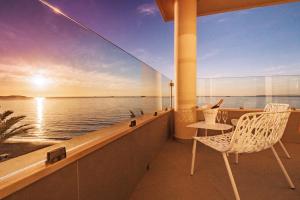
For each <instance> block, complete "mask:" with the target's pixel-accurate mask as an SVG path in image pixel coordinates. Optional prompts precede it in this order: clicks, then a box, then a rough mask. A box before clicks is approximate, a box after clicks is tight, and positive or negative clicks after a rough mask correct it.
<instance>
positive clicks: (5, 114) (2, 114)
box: [0, 110, 14, 121]
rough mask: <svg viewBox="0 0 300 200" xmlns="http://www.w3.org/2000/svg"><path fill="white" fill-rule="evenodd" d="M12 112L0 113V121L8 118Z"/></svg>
mask: <svg viewBox="0 0 300 200" xmlns="http://www.w3.org/2000/svg"><path fill="white" fill-rule="evenodd" d="M13 113H14V112H13V111H11V110H7V111H5V112H3V113H0V120H1V121H3V120H5V119H6V118H7V117H8V116H10V115H11V114H13Z"/></svg>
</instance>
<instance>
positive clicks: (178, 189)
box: [131, 140, 300, 200]
mask: <svg viewBox="0 0 300 200" xmlns="http://www.w3.org/2000/svg"><path fill="white" fill-rule="evenodd" d="M285 145H286V148H287V149H288V151H289V152H290V154H291V156H292V159H287V158H286V157H285V156H284V154H283V151H282V149H281V148H280V146H278V145H276V150H277V153H278V154H279V156H280V158H281V159H282V162H283V164H284V165H285V166H286V169H287V171H288V172H289V174H290V177H291V178H292V180H293V181H294V184H295V186H296V189H295V190H292V189H289V187H288V184H287V182H286V180H285V177H284V175H283V174H282V172H281V170H280V168H279V165H278V164H277V161H276V159H275V157H274V155H273V154H272V151H271V150H266V151H263V152H260V153H253V154H243V155H240V160H239V161H240V162H239V164H238V165H236V164H234V156H233V155H230V157H229V162H230V165H231V168H232V171H233V175H234V177H235V180H236V183H237V187H238V190H239V193H240V197H241V199H243V200H246V199H249V200H250V199H251V200H253V199H257V200H260V199H272V200H277V199H282V200H287V199H289V200H294V199H295V200H296V199H297V200H299V199H300V144H295V143H285ZM191 151H192V143H180V142H178V141H174V140H169V141H168V142H167V143H166V145H165V146H164V147H163V149H162V150H161V152H160V153H159V155H158V156H157V157H156V158H155V160H154V161H153V162H152V163H151V166H150V170H149V171H148V172H147V173H146V174H145V176H144V178H143V179H142V180H141V181H140V183H139V184H138V185H137V187H136V189H135V191H134V192H133V193H132V196H131V200H140V199H143V200H147V199H149V200H150V199H151V200H152V199H156V200H160V199H161V200H177V199H184V200H192V199H197V200H198V199H208V200H212V199H216V200H220V199H228V200H232V199H234V194H233V190H232V188H231V184H230V181H229V177H228V175H227V171H226V168H225V164H224V161H223V158H222V155H221V154H220V153H219V152H216V151H214V150H212V149H210V148H208V147H206V146H204V145H202V144H200V143H198V146H197V156H196V165H195V174H194V176H190V175H189V171H190V164H191Z"/></svg>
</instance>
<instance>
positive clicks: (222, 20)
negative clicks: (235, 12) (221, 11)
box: [217, 18, 227, 23]
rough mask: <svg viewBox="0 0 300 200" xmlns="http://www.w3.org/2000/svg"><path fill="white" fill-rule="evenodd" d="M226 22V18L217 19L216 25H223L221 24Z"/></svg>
mask: <svg viewBox="0 0 300 200" xmlns="http://www.w3.org/2000/svg"><path fill="white" fill-rule="evenodd" d="M226 21H227V19H226V18H221V19H218V20H217V22H218V23H223V22H226Z"/></svg>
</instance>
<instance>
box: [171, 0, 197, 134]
mask: <svg viewBox="0 0 300 200" xmlns="http://www.w3.org/2000/svg"><path fill="white" fill-rule="evenodd" d="M196 57H197V0H174V64H175V137H176V138H179V139H191V138H192V137H193V136H194V133H195V130H193V129H191V128H186V125H187V124H190V123H193V122H195V121H196V74H197V73H196V69H197V67H196Z"/></svg>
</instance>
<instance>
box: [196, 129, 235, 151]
mask: <svg viewBox="0 0 300 200" xmlns="http://www.w3.org/2000/svg"><path fill="white" fill-rule="evenodd" d="M232 134H233V132H230V133H225V134H221V135H214V136H203V137H194V139H195V140H197V141H199V142H201V143H203V144H205V145H207V146H209V147H211V148H213V149H215V150H217V151H220V152H226V151H228V150H229V145H230V141H231V138H232Z"/></svg>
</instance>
